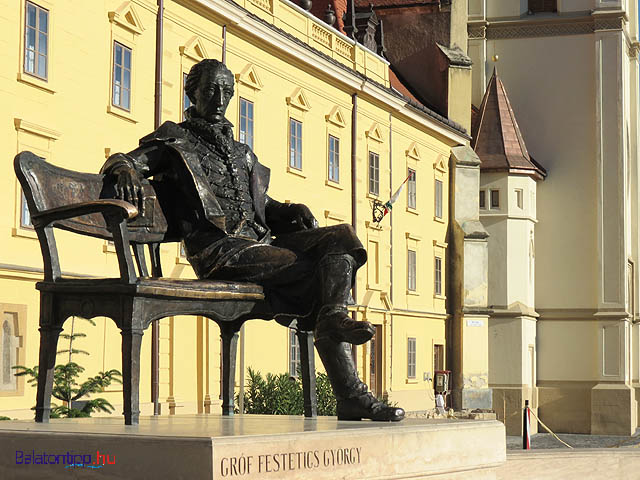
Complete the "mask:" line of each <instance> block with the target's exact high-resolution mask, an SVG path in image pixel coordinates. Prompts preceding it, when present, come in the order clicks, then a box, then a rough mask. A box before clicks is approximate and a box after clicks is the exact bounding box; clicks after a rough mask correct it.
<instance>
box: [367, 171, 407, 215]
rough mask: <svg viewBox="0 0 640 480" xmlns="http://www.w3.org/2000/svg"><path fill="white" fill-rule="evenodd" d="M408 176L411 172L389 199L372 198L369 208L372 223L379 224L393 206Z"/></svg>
mask: <svg viewBox="0 0 640 480" xmlns="http://www.w3.org/2000/svg"><path fill="white" fill-rule="evenodd" d="M410 178H411V174H409V175H408V176H407V178H405V179H404V182H402V184H400V186H399V187H398V189H397V190H396V193H394V194H393V196H392V197H391V198H390V199H389V200H387V201H386V202H385V203H382V202H381V201H380V200H375V199H374V200H373V202H372V204H371V209H372V213H373V221H374V223H376V224H380V222H381V221H382V219H383V218H384V217H385V216H386V215H387V213H389V212H390V211H391V209H392V208H393V204H394V203H396V200H398V197H399V196H400V194H401V193H402V189H403V188H404V185H405V184H406V183H407V182H408V181H409V179H410Z"/></svg>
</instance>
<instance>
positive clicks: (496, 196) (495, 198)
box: [489, 190, 500, 208]
mask: <svg viewBox="0 0 640 480" xmlns="http://www.w3.org/2000/svg"><path fill="white" fill-rule="evenodd" d="M489 197H490V202H491V208H500V190H489Z"/></svg>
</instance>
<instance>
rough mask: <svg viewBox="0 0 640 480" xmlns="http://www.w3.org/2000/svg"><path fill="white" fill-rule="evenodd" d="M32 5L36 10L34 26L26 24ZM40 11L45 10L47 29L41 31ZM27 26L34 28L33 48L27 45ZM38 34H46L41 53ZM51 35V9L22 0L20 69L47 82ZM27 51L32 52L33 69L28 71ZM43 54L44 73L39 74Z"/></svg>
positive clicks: (28, 0) (29, 0)
mask: <svg viewBox="0 0 640 480" xmlns="http://www.w3.org/2000/svg"><path fill="white" fill-rule="evenodd" d="M30 5H31V6H33V7H34V8H35V10H36V24H35V26H33V27H32V26H30V25H29V24H28V22H29V6H30ZM40 12H45V13H46V16H47V31H46V32H44V31H41V30H40V28H39V27H40ZM29 28H33V29H34V30H35V39H34V42H35V43H34V47H33V50H31V49H29V47H28V46H27V30H28V29H29ZM40 34H44V35H45V36H46V39H45V40H46V46H45V53H44V54H41V53H40V52H39V50H40V49H39V48H38V47H39V45H40ZM50 37H51V10H50V9H49V8H44V7H42V6H41V5H39V4H38V3H36V2H32V1H31V0H26V1H25V2H24V23H23V42H24V45H23V47H24V48H23V51H22V71H23V72H24V73H25V74H27V75H30V76H32V77H35V78H37V79H38V80H42V81H43V82H48V81H49V63H50V62H49V58H50V55H51V54H50V41H49V39H50ZM27 51H32V52H33V54H34V64H33V66H34V71H31V72H30V71H29V70H28V69H27ZM40 56H43V57H44V58H45V62H44V75H41V74H40V72H39V70H40V69H39V65H40V62H39V61H38V60H39V57H40Z"/></svg>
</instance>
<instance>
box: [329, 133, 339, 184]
mask: <svg viewBox="0 0 640 480" xmlns="http://www.w3.org/2000/svg"><path fill="white" fill-rule="evenodd" d="M332 140H333V142H332ZM332 143H333V144H335V145H337V147H338V148H337V149H333V148H332ZM327 180H328V181H330V182H333V183H338V184H339V183H340V138H339V137H337V136H336V135H332V134H331V133H329V134H328V136H327Z"/></svg>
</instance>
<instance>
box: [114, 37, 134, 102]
mask: <svg viewBox="0 0 640 480" xmlns="http://www.w3.org/2000/svg"><path fill="white" fill-rule="evenodd" d="M117 46H120V47H122V64H121V65H120V68H122V74H121V80H120V82H121V83H120V89H121V91H120V93H119V95H120V100H122V98H123V95H122V90H128V92H129V106H128V107H125V106H123V105H122V102H119V103H116V101H115V96H116V68H117V67H118V64H116V48H117ZM126 51H129V68H128V71H129V87H128V88H125V87H123V84H124V76H125V75H124V73H125V70H126V68H125V64H124V59H125V53H126ZM112 55H113V56H112V69H111V105H112V106H114V107H116V108H119V109H120V110H124V111H125V112H127V113H128V114H131V112H132V110H133V48H131V47H128V46H127V45H125V44H124V43H122V42H120V41H119V40H113V48H112Z"/></svg>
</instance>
